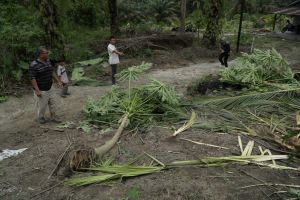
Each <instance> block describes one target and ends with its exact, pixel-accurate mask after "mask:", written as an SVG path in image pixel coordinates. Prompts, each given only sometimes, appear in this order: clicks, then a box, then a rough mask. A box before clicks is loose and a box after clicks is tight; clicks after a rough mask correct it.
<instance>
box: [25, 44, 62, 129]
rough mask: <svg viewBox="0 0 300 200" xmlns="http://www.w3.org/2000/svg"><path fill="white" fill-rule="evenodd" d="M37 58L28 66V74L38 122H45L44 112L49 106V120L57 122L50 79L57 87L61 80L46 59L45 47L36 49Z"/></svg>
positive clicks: (60, 85)
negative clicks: (53, 80) (54, 81)
mask: <svg viewBox="0 0 300 200" xmlns="http://www.w3.org/2000/svg"><path fill="white" fill-rule="evenodd" d="M37 57H38V58H37V59H36V60H34V61H33V62H32V63H31V64H30V66H29V76H30V79H31V84H32V87H33V90H34V97H35V99H36V105H37V120H38V122H39V123H41V124H44V123H46V119H45V112H46V108H47V106H49V111H50V116H51V121H52V122H55V123H59V122H60V121H59V120H58V119H57V116H56V108H55V100H54V96H53V91H52V89H51V88H52V79H55V80H56V82H57V83H58V85H59V87H62V82H61V81H60V80H59V78H58V77H57V75H56V73H55V72H54V68H53V66H52V64H51V62H50V60H49V59H48V51H47V49H45V48H39V49H38V50H37Z"/></svg>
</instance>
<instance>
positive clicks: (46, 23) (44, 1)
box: [39, 0, 64, 57]
mask: <svg viewBox="0 0 300 200" xmlns="http://www.w3.org/2000/svg"><path fill="white" fill-rule="evenodd" d="M39 8H40V14H41V17H42V25H43V27H44V30H45V33H46V38H45V42H46V44H47V46H48V47H50V48H54V49H57V50H58V51H59V53H60V54H61V56H63V57H64V42H63V40H62V37H61V35H60V34H59V31H58V24H59V20H58V12H57V6H56V4H55V2H54V0H41V2H40V5H39Z"/></svg>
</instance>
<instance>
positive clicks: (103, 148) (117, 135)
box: [95, 115, 129, 157]
mask: <svg viewBox="0 0 300 200" xmlns="http://www.w3.org/2000/svg"><path fill="white" fill-rule="evenodd" d="M128 123H129V119H128V115H125V116H124V117H123V118H122V121H121V125H120V126H119V128H118V130H117V132H116V133H115V135H114V136H113V138H112V139H110V140H109V141H107V142H106V143H105V144H104V145H102V146H101V147H98V148H95V152H96V155H97V156H98V157H102V156H103V155H104V154H106V153H107V152H108V151H109V150H110V149H111V148H113V146H115V144H116V143H117V141H118V140H119V138H120V136H121V134H122V132H123V130H124V129H125V128H126V126H127V125H128Z"/></svg>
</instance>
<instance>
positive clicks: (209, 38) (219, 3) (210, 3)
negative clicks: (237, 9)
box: [202, 0, 224, 48]
mask: <svg viewBox="0 0 300 200" xmlns="http://www.w3.org/2000/svg"><path fill="white" fill-rule="evenodd" d="M205 4H206V5H205V13H206V18H207V26H206V30H205V33H204V35H203V39H202V42H203V44H204V45H205V46H207V47H209V48H212V47H215V46H216V45H217V41H218V39H219V37H220V35H221V32H222V22H221V20H222V18H223V9H224V1H223V0H207V1H206V2H205Z"/></svg>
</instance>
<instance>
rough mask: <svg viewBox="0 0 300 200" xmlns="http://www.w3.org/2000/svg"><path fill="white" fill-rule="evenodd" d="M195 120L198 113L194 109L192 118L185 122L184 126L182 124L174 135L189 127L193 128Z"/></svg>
mask: <svg viewBox="0 0 300 200" xmlns="http://www.w3.org/2000/svg"><path fill="white" fill-rule="evenodd" d="M195 120H196V113H195V112H194V111H192V114H191V118H190V120H189V121H188V122H187V123H185V124H184V125H183V126H181V127H180V128H179V129H177V130H176V131H175V132H174V133H173V136H176V135H178V134H179V133H182V132H184V131H186V130H187V129H189V128H191V127H192V126H193V124H194V123H195Z"/></svg>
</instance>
